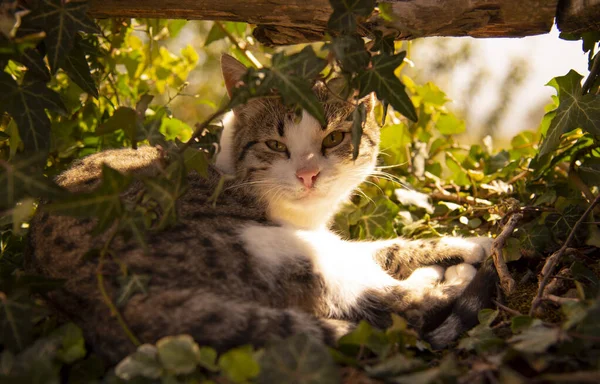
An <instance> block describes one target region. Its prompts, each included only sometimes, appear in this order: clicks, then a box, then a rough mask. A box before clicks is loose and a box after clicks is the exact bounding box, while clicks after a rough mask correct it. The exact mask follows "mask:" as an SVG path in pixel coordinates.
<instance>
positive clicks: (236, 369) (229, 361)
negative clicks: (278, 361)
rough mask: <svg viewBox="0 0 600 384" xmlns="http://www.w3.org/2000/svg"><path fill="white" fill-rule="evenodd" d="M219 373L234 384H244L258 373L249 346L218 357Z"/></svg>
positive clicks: (258, 367)
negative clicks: (243, 383)
mask: <svg viewBox="0 0 600 384" xmlns="http://www.w3.org/2000/svg"><path fill="white" fill-rule="evenodd" d="M218 365H219V368H221V371H222V372H223V373H224V374H225V376H227V378H229V379H230V380H231V381H233V382H234V383H242V382H246V381H247V380H249V379H252V378H254V377H256V376H258V374H259V373H260V366H259V365H258V363H257V362H256V359H255V358H254V356H253V354H252V348H251V347H249V346H245V347H238V348H234V349H230V350H229V351H227V352H225V353H224V354H222V355H221V357H219V362H218Z"/></svg>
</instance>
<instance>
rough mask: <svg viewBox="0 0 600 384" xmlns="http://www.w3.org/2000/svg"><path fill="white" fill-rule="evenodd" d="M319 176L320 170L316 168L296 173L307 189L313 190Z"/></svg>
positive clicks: (300, 170)
mask: <svg viewBox="0 0 600 384" xmlns="http://www.w3.org/2000/svg"><path fill="white" fill-rule="evenodd" d="M317 176H319V170H318V169H316V168H308V169H299V170H297V171H296V177H297V178H298V180H300V182H301V183H302V184H304V186H305V187H306V188H312V186H313V185H314V184H315V181H316V180H317Z"/></svg>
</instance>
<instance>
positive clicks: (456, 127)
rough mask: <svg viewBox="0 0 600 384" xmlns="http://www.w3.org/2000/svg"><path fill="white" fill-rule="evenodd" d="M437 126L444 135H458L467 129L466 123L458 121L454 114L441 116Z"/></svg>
mask: <svg viewBox="0 0 600 384" xmlns="http://www.w3.org/2000/svg"><path fill="white" fill-rule="evenodd" d="M435 126H436V128H437V129H438V131H440V133H441V134H442V135H458V134H460V133H463V132H464V131H466V129H467V126H466V124H465V121H464V120H460V119H458V118H457V117H456V116H455V115H454V114H452V113H443V114H441V115H440V116H439V117H438V119H437V122H436V123H435Z"/></svg>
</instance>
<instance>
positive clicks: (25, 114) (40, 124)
mask: <svg viewBox="0 0 600 384" xmlns="http://www.w3.org/2000/svg"><path fill="white" fill-rule="evenodd" d="M0 89H2V90H3V92H2V93H1V94H0V111H3V110H4V111H6V112H8V113H9V114H10V115H11V116H12V118H13V119H14V120H15V121H16V122H17V126H18V128H19V136H20V137H21V140H22V141H23V143H24V145H25V150H27V151H32V152H46V151H47V150H48V148H49V147H50V120H49V119H48V116H47V115H46V109H48V110H51V111H54V112H57V113H60V114H62V115H65V114H66V113H67V111H66V109H65V106H64V105H63V103H62V101H61V100H60V97H59V95H58V93H56V92H54V91H52V90H51V89H48V87H46V84H45V83H44V82H43V81H35V82H28V83H22V84H17V82H16V81H15V80H13V78H12V77H11V76H10V75H9V74H8V73H6V72H0Z"/></svg>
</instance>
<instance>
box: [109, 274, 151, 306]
mask: <svg viewBox="0 0 600 384" xmlns="http://www.w3.org/2000/svg"><path fill="white" fill-rule="evenodd" d="M118 281H119V285H120V288H119V293H118V295H117V301H116V303H117V305H118V306H123V305H125V304H127V301H128V300H129V299H130V298H131V296H133V295H135V294H136V293H142V294H144V295H145V294H147V293H148V282H149V281H150V276H148V275H138V274H136V273H132V274H130V275H127V276H119V277H118Z"/></svg>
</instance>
